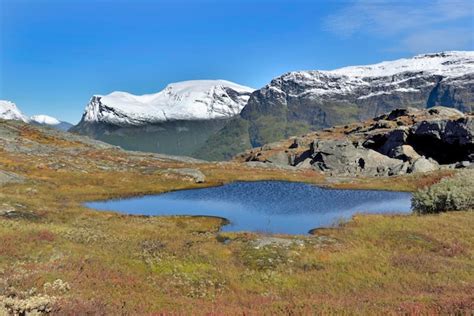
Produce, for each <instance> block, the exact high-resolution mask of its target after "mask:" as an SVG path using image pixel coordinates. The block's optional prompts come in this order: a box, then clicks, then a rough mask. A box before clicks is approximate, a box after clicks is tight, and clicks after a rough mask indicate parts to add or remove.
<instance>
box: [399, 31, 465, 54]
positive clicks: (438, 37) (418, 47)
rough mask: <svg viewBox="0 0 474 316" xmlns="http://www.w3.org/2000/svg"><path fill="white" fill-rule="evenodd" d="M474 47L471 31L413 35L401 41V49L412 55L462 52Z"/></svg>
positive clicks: (432, 32)
mask: <svg viewBox="0 0 474 316" xmlns="http://www.w3.org/2000/svg"><path fill="white" fill-rule="evenodd" d="M466 47H474V39H473V36H472V30H471V29H463V28H455V29H444V30H428V31H423V32H419V33H413V34H411V35H409V36H407V37H406V38H404V39H402V41H401V49H404V50H406V51H410V52H412V53H427V52H435V51H445V50H462V49H465V48H466Z"/></svg>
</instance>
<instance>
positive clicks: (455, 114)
mask: <svg viewBox="0 0 474 316" xmlns="http://www.w3.org/2000/svg"><path fill="white" fill-rule="evenodd" d="M473 119H474V117H473V116H472V115H469V114H468V115H465V114H463V113H461V112H459V111H457V110H453V109H449V108H443V107H434V108H432V109H429V110H417V109H413V108H410V109H397V110H394V111H392V112H390V113H388V114H385V115H382V116H379V117H377V118H375V119H374V120H369V121H367V122H365V123H358V124H351V125H346V126H344V127H334V128H331V129H326V130H324V131H321V132H316V133H312V134H308V135H305V136H303V137H299V138H292V139H289V140H287V141H282V142H279V143H274V144H272V146H263V147H261V149H255V150H251V151H248V152H246V153H245V154H242V155H241V156H239V157H237V158H236V159H240V160H241V159H243V160H246V161H261V162H266V163H272V164H280V165H289V166H293V167H296V168H300V169H301V168H302V169H314V170H318V171H321V172H324V173H327V174H331V175H365V176H391V175H400V174H405V173H415V172H429V171H434V170H437V169H439V168H464V167H470V165H471V163H472V162H473V161H474V147H473V146H474V138H473V134H474V124H473ZM295 144H297V145H295ZM274 157H278V159H275V158H274Z"/></svg>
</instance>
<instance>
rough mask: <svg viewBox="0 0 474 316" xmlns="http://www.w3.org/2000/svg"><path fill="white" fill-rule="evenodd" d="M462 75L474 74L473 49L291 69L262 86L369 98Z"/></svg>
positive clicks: (295, 92) (292, 92)
mask: <svg viewBox="0 0 474 316" xmlns="http://www.w3.org/2000/svg"><path fill="white" fill-rule="evenodd" d="M465 76H467V77H469V76H474V51H452V52H442V53H434V54H424V55H418V56H415V57H413V58H403V59H398V60H394V61H384V62H381V63H377V64H373V65H365V66H350V67H344V68H339V69H335V70H329V71H327V70H312V71H293V72H289V73H286V74H284V75H282V76H281V77H278V78H275V79H273V80H272V82H271V83H270V84H269V85H267V86H266V87H265V88H264V89H265V90H267V91H270V90H271V91H275V92H277V93H281V92H283V91H285V92H284V93H286V94H289V95H291V96H293V97H296V96H304V95H311V96H312V97H313V98H316V97H324V98H332V97H336V98H339V97H340V96H341V95H349V94H354V95H355V94H358V97H360V98H368V97H372V96H376V95H381V94H388V93H391V92H393V91H395V92H398V93H413V92H417V91H419V89H420V88H426V87H428V86H429V87H432V86H435V85H436V84H437V82H439V81H440V80H443V81H444V82H445V81H447V80H457V79H459V78H463V77H465ZM466 80H467V81H466ZM466 80H464V81H466V82H468V81H469V80H472V79H469V78H467V79H466ZM423 85H424V86H423Z"/></svg>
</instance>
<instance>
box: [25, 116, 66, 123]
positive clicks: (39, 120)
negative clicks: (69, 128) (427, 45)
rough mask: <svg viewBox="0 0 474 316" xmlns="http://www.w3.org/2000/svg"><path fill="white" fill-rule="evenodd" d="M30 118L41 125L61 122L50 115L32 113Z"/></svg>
mask: <svg viewBox="0 0 474 316" xmlns="http://www.w3.org/2000/svg"><path fill="white" fill-rule="evenodd" d="M30 120H31V121H33V122H35V123H37V124H41V125H58V124H61V121H59V120H58V119H56V118H54V117H52V116H48V115H43V114H40V115H33V116H32V117H30Z"/></svg>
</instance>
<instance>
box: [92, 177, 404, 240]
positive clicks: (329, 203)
mask: <svg viewBox="0 0 474 316" xmlns="http://www.w3.org/2000/svg"><path fill="white" fill-rule="evenodd" d="M86 206H87V207H90V208H94V209H98V210H107V211H117V212H121V213H126V214H135V215H190V216H217V217H223V218H226V219H227V220H228V221H229V224H227V225H225V226H224V227H223V228H222V230H223V231H254V232H263V233H281V234H306V233H308V231H309V230H311V229H313V228H318V227H327V226H331V225H334V224H337V223H338V222H339V221H342V220H346V219H349V218H350V217H351V216H352V215H354V214H355V213H408V212H410V207H411V194H410V193H404V192H389V191H374V190H334V189H325V188H321V187H317V186H314V185H310V184H305V183H296V182H285V181H255V182H234V183H230V184H226V185H223V186H219V187H211V188H202V189H191V190H182V191H174V192H169V193H163V194H159V195H153V196H143V197H137V198H130V199H121V200H109V201H101V202H88V203H86Z"/></svg>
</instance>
